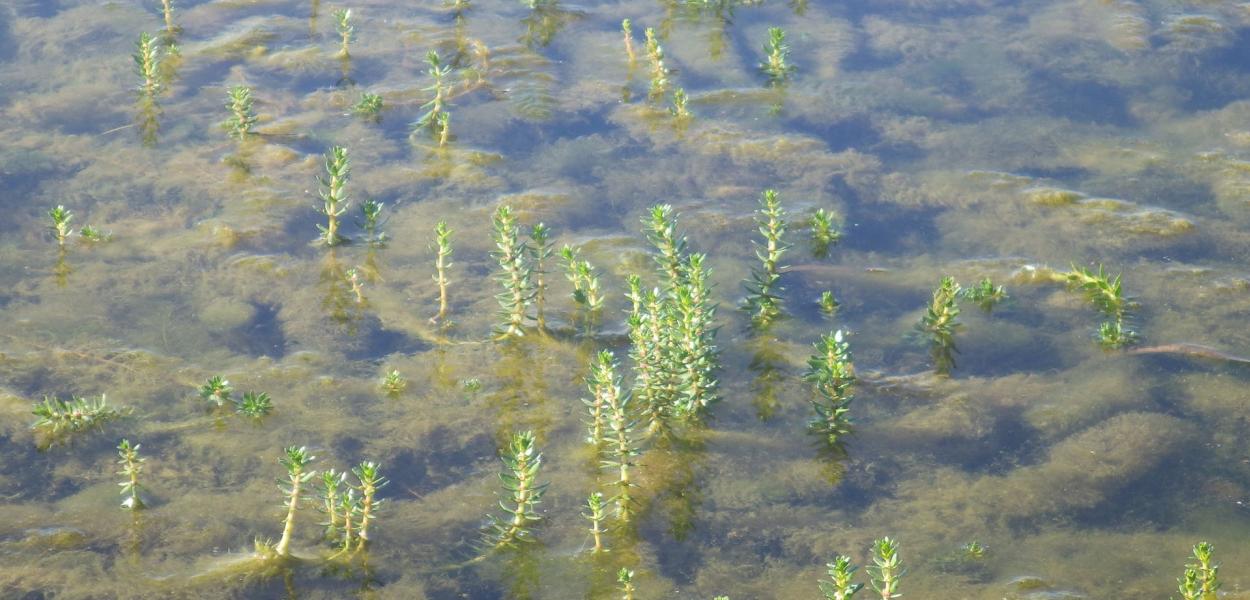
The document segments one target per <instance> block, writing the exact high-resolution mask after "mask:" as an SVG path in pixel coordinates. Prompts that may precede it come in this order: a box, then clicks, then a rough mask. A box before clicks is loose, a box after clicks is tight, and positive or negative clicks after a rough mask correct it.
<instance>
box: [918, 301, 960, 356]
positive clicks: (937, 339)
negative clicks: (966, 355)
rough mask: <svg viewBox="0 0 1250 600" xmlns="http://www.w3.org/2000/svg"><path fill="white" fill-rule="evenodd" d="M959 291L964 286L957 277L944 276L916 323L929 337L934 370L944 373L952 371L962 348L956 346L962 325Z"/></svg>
mask: <svg viewBox="0 0 1250 600" xmlns="http://www.w3.org/2000/svg"><path fill="white" fill-rule="evenodd" d="M959 293H960V287H959V284H958V283H956V282H955V279H954V278H953V277H943V278H942V281H941V283H939V284H938V287H937V289H936V290H933V299H932V300H931V301H930V302H929V306H928V308H926V309H925V313H924V315H923V316H921V317H920V323H919V324H917V326H916V327H917V329H919V330H920V332H921V333H922V334H923V335H925V336H926V337H928V339H929V352H930V354H931V355H932V357H933V370H934V371H936V372H937V373H938V374H940V375H945V374H948V373H950V370H951V369H953V368H954V367H955V356H954V354H955V353H956V352H958V351H959V350H958V349H957V348H956V347H955V332H956V331H958V329H959V327H960V326H961V325H960V323H959V322H958V321H956V320H955V319H956V317H958V316H959V306H958V305H957V304H956V303H955V302H956V300H957V299H958V298H959Z"/></svg>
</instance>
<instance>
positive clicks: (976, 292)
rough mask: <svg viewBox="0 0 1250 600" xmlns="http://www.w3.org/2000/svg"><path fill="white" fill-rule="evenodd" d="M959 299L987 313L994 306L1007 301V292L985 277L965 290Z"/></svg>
mask: <svg viewBox="0 0 1250 600" xmlns="http://www.w3.org/2000/svg"><path fill="white" fill-rule="evenodd" d="M961 297H962V298H963V299H965V300H969V301H972V302H975V303H976V304H977V306H979V307H981V310H983V311H985V312H987V313H988V312H990V311H992V310H994V306H995V305H996V304H998V303H999V302H1002V301H1003V300H1006V299H1007V290H1006V289H1004V288H1003V286H1001V285H994V282H993V281H991V280H990V279H989V278H988V277H986V278H985V279H982V280H981V281H980V282H978V283H977V284H976V285H974V286H972V287H969V288H965V289H964V290H963V292H962V294H961Z"/></svg>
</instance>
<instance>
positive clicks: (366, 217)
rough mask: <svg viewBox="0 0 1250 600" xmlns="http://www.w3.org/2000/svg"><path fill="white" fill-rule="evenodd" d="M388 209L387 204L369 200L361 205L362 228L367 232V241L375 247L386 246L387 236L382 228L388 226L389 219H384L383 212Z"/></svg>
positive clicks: (360, 223)
mask: <svg viewBox="0 0 1250 600" xmlns="http://www.w3.org/2000/svg"><path fill="white" fill-rule="evenodd" d="M385 208H386V203H385V202H378V201H377V200H373V199H372V198H371V199H368V200H365V201H364V202H361V203H360V218H361V219H362V220H361V221H360V222H359V225H360V228H361V229H364V231H365V241H367V242H368V243H369V244H371V245H373V246H383V245H385V244H386V240H387V239H388V238H387V235H386V232H385V231H382V226H384V225H386V222H387V221H388V220H389V219H384V218H382V210H383V209H385Z"/></svg>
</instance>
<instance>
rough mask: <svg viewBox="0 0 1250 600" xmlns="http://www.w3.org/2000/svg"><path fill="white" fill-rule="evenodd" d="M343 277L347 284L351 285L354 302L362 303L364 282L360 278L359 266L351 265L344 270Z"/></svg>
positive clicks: (363, 299)
mask: <svg viewBox="0 0 1250 600" xmlns="http://www.w3.org/2000/svg"><path fill="white" fill-rule="evenodd" d="M343 278H344V279H345V280H346V281H347V285H348V286H350V287H351V290H352V293H353V294H355V295H356V304H364V303H365V292H364V288H365V283H364V281H363V280H361V278H360V267H352V268H350V269H348V270H346V271H344V272H343Z"/></svg>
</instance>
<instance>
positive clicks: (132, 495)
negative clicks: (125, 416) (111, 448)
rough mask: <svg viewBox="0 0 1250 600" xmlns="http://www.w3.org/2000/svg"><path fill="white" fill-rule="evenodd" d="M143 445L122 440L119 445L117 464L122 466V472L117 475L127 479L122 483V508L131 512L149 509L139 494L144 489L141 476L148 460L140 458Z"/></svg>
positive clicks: (120, 484)
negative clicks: (140, 479)
mask: <svg viewBox="0 0 1250 600" xmlns="http://www.w3.org/2000/svg"><path fill="white" fill-rule="evenodd" d="M140 446H141V444H134V445H131V444H130V440H127V439H122V441H121V443H120V444H118V445H117V456H118V459H117V464H119V465H121V467H122V470H120V471H118V472H117V474H118V475H121V476H122V477H125V479H124V480H122V482H121V483H118V484H117V485H119V486H121V488H122V490H121V494H122V497H123V500H122V508H126V509H129V510H140V509H143V508H147V505H146V504H144V503H143V498H140V497H139V492H140V491H141V490H142V489H143V487H142V486H140V485H139V474H140V473H142V472H143V463H144V462H147V459H145V458H140V457H139V447H140Z"/></svg>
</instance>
